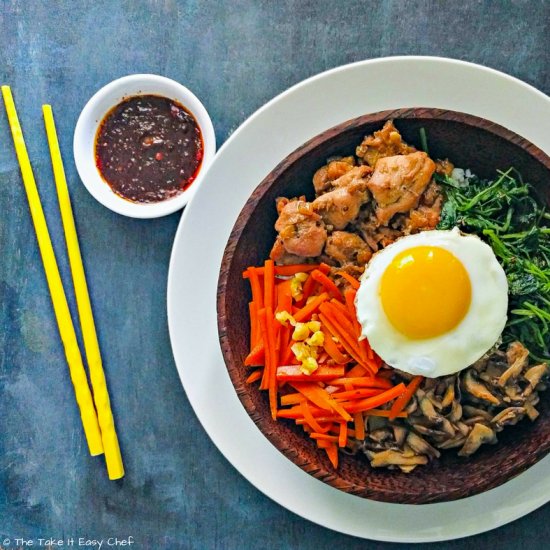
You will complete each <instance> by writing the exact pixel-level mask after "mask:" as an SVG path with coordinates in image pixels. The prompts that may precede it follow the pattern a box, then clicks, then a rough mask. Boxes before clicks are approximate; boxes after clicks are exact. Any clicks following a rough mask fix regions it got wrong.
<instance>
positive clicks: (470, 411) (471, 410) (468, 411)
mask: <svg viewBox="0 0 550 550" xmlns="http://www.w3.org/2000/svg"><path fill="white" fill-rule="evenodd" d="M462 412H463V413H464V416H465V417H466V418H472V417H474V416H478V417H481V418H484V419H485V420H487V421H488V422H490V421H491V420H492V418H493V415H492V414H491V413H490V412H488V411H486V410H484V409H480V408H478V407H474V406H473V405H464V406H463V407H462Z"/></svg>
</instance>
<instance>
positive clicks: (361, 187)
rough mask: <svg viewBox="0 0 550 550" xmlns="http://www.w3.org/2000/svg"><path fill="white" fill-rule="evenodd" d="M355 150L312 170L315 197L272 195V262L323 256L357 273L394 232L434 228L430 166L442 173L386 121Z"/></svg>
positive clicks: (436, 207)
mask: <svg viewBox="0 0 550 550" xmlns="http://www.w3.org/2000/svg"><path fill="white" fill-rule="evenodd" d="M356 155H357V156H356V157H355V156H349V157H332V158H331V159H328V160H327V164H325V165H324V166H322V167H321V168H319V170H317V171H316V172H315V175H314V176H313V185H314V188H315V196H316V198H315V200H314V201H313V202H312V203H308V202H306V199H305V197H303V196H302V197H295V198H285V197H279V198H278V199H277V212H278V214H279V219H278V220H277V223H276V225H275V227H276V229H277V232H278V236H277V239H276V241H275V243H274V245H273V249H272V251H271V254H270V257H271V258H272V259H273V260H274V261H275V262H276V263H278V264H280V265H282V264H292V263H302V262H308V261H311V262H313V261H315V262H326V263H328V264H329V265H331V266H333V267H334V269H335V270H338V269H340V270H343V271H346V272H349V273H353V274H354V275H355V276H357V275H360V274H361V273H362V271H363V270H364V266H365V264H366V262H368V260H369V259H370V256H371V254H372V253H374V252H376V251H377V250H380V249H381V248H384V247H385V246H388V245H389V244H391V243H393V242H394V241H395V240H397V239H398V238H399V237H401V236H403V235H409V234H411V233H417V232H419V231H425V230H429V229H434V228H435V227H436V226H437V224H438V223H439V217H440V213H441V203H442V196H441V189H440V187H439V185H437V184H436V183H435V182H434V181H433V180H432V179H431V178H432V175H433V172H434V169H437V170H438V171H439V172H440V173H449V172H450V171H452V169H453V166H452V164H451V163H449V162H448V161H437V163H436V164H434V162H433V161H432V160H431V159H430V158H429V157H428V156H427V155H426V154H425V153H421V152H418V151H416V149H415V148H414V147H411V146H409V145H408V144H407V143H405V142H404V141H403V139H402V138H401V135H400V134H399V132H398V131H397V129H396V128H395V126H394V125H393V122H391V121H389V122H387V123H386V124H385V125H384V127H383V128H382V129H381V130H380V131H378V132H375V133H374V134H373V135H371V136H367V137H366V138H365V139H364V140H363V142H362V143H361V144H360V145H359V147H358V148H357V151H356Z"/></svg>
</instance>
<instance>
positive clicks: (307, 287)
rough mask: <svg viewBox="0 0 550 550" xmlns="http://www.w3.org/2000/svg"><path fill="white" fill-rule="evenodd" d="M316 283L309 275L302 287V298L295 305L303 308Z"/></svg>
mask: <svg viewBox="0 0 550 550" xmlns="http://www.w3.org/2000/svg"><path fill="white" fill-rule="evenodd" d="M316 284H317V282H316V281H315V279H314V278H313V277H312V276H311V275H309V276H308V278H307V279H306V282H305V283H304V284H303V285H302V298H301V299H300V300H298V301H297V302H296V305H298V306H299V307H303V306H304V305H305V304H306V303H307V299H308V298H309V297H310V296H311V295H312V294H313V289H314V288H315V285H316Z"/></svg>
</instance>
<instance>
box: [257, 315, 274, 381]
mask: <svg viewBox="0 0 550 550" xmlns="http://www.w3.org/2000/svg"><path fill="white" fill-rule="evenodd" d="M258 321H259V323H260V331H261V334H262V341H263V342H264V345H265V353H264V355H265V367H264V372H263V376H262V381H261V382H260V389H261V390H267V389H268V387H269V386H268V380H269V369H270V368H271V357H272V355H271V353H270V349H269V344H270V341H269V337H268V334H267V319H266V311H265V308H262V309H260V311H258Z"/></svg>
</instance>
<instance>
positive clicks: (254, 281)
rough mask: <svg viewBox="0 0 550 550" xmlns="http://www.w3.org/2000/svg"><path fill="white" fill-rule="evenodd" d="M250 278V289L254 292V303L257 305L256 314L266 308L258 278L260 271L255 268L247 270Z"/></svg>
mask: <svg viewBox="0 0 550 550" xmlns="http://www.w3.org/2000/svg"><path fill="white" fill-rule="evenodd" d="M247 271H248V274H249V278H250V289H251V290H252V301H253V302H254V303H255V304H256V312H258V311H260V309H262V308H263V307H264V293H263V291H262V285H261V284H260V279H259V278H258V269H257V268H255V267H249V268H248V269H247Z"/></svg>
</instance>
